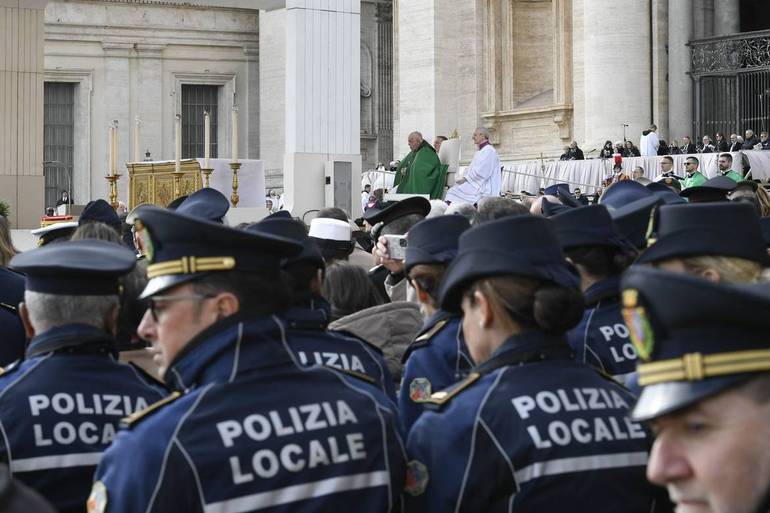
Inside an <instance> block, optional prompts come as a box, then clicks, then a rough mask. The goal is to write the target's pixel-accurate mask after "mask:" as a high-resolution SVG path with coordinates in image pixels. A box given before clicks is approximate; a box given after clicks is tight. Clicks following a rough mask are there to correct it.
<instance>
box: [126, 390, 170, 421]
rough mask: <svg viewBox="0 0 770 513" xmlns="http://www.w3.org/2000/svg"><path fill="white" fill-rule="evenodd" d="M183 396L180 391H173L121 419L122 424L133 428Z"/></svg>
mask: <svg viewBox="0 0 770 513" xmlns="http://www.w3.org/2000/svg"><path fill="white" fill-rule="evenodd" d="M180 397H182V393H181V392H178V391H174V392H171V395H169V396H168V397H164V398H163V399H161V400H160V401H157V402H154V403H152V404H151V405H149V406H148V407H147V408H145V409H143V410H139V411H137V412H134V413H132V414H131V415H129V416H128V417H124V418H122V419H121V420H120V425H121V426H122V427H125V428H129V429H130V428H132V427H134V426H136V425H137V424H138V423H139V421H141V420H142V419H144V418H146V417H148V416H149V415H150V414H152V413H154V412H156V411H158V410H160V409H161V408H163V407H164V406H166V405H168V404H171V403H173V402H174V401H176V400H177V399H179V398H180Z"/></svg>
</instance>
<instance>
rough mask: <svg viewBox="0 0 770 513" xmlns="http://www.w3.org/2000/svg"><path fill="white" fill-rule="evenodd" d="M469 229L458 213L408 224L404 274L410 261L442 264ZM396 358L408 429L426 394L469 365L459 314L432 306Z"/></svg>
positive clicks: (401, 408)
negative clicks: (399, 359) (401, 371)
mask: <svg viewBox="0 0 770 513" xmlns="http://www.w3.org/2000/svg"><path fill="white" fill-rule="evenodd" d="M469 228H470V223H469V222H468V220H467V219H466V218H464V217H462V216H439V217H435V218H432V219H426V220H424V221H420V222H419V223H417V224H416V225H414V226H413V227H412V229H411V230H409V233H408V234H407V247H406V258H405V259H404V269H405V271H406V273H407V275H409V272H410V271H411V270H412V269H414V267H415V266H416V265H437V264H438V265H448V264H449V263H450V262H451V261H452V259H453V258H454V257H455V255H457V241H458V240H459V238H460V235H461V234H462V233H463V232H465V231H466V230H468V229H469ZM436 285H439V284H436ZM436 292H437V291H436ZM402 361H403V362H404V364H405V365H404V375H403V377H402V380H401V390H400V392H399V395H398V410H399V414H400V416H401V423H402V425H403V426H404V429H405V430H406V432H407V433H408V432H409V429H411V427H412V425H413V424H414V422H415V421H416V420H417V418H418V417H419V416H420V414H422V412H423V403H424V402H425V401H426V400H427V399H428V398H429V397H430V396H431V393H432V392H433V391H438V390H442V389H444V388H446V387H448V386H449V385H451V384H452V383H455V382H456V381H458V380H460V379H462V378H463V377H464V376H465V375H466V374H467V372H468V371H469V370H470V368H471V367H472V366H473V361H472V360H471V357H470V355H469V354H468V348H467V347H466V346H465V339H464V338H463V331H462V325H461V317H460V316H459V315H457V314H454V313H450V312H446V311H443V310H437V311H436V312H435V313H434V314H433V315H431V316H430V317H429V318H428V319H426V321H425V323H424V324H423V326H422V329H421V330H420V332H419V333H418V334H417V336H416V337H415V339H414V341H413V342H412V343H411V344H410V345H409V347H408V348H407V350H406V351H405V352H404V356H403V358H402Z"/></svg>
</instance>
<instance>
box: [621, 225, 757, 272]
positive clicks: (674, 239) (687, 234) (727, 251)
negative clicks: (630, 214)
mask: <svg viewBox="0 0 770 513" xmlns="http://www.w3.org/2000/svg"><path fill="white" fill-rule="evenodd" d="M743 249H744V248H743V245H738V244H730V243H729V239H725V234H724V233H722V232H721V231H719V230H707V229H706V228H699V229H697V230H695V229H690V230H682V231H679V232H674V233H671V234H669V235H666V236H664V237H661V238H660V239H658V240H657V241H656V242H655V243H654V244H653V245H651V246H650V247H648V248H647V249H646V250H645V251H644V252H643V253H642V254H641V255H639V258H637V260H636V263H638V264H649V263H653V262H660V261H662V260H668V259H671V258H685V257H692V256H706V255H719V256H730V257H737V258H744V259H746V260H750V261H752V262H757V263H758V264H760V265H762V266H765V267H767V266H770V255H768V254H767V252H764V251H759V252H756V251H755V252H752V251H751V250H750V249H747V251H742V250H743ZM759 249H762V248H759ZM736 250H741V251H736Z"/></svg>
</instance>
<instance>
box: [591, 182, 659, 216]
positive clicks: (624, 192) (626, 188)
mask: <svg viewBox="0 0 770 513" xmlns="http://www.w3.org/2000/svg"><path fill="white" fill-rule="evenodd" d="M650 196H652V191H650V190H649V189H648V188H647V187H645V186H644V185H642V184H640V183H639V182H636V181H634V180H622V181H620V182H616V183H614V184H612V185H610V186H609V187H607V190H606V191H604V194H602V197H601V198H599V203H600V204H602V205H604V206H606V207H607V209H608V210H609V211H610V212H612V211H613V210H615V209H618V208H622V207H624V206H626V205H628V204H630V203H632V202H634V201H637V200H640V199H642V198H648V197H650Z"/></svg>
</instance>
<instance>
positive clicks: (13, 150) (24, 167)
mask: <svg viewBox="0 0 770 513" xmlns="http://www.w3.org/2000/svg"><path fill="white" fill-rule="evenodd" d="M46 3H47V1H46V0H0V27H2V29H0V155H2V158H1V159H0V200H3V201H5V202H6V203H8V205H9V207H10V219H9V220H10V222H11V225H12V226H13V227H16V228H36V227H39V226H40V225H39V222H40V216H41V215H43V214H44V213H45V205H44V201H45V200H44V189H45V178H44V177H43V77H44V64H43V45H44V41H45V32H44V24H43V11H44V10H45V5H46Z"/></svg>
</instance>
